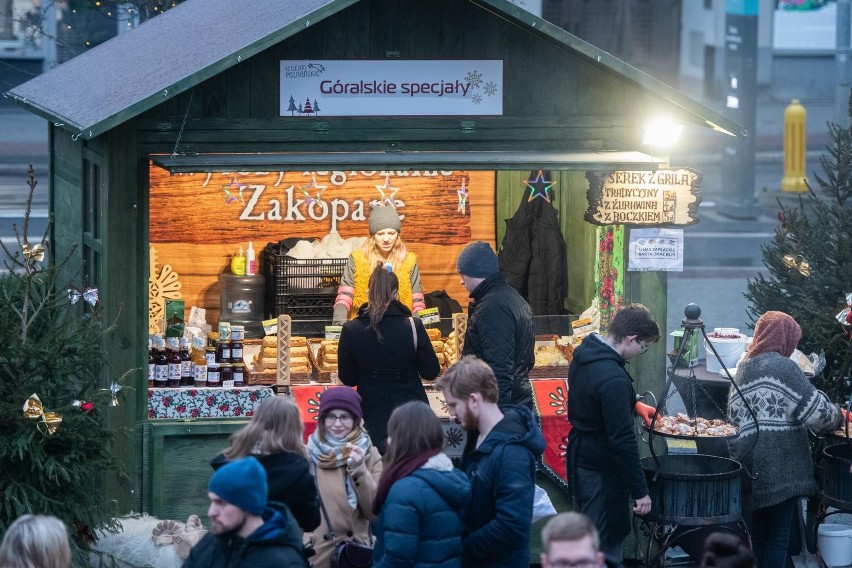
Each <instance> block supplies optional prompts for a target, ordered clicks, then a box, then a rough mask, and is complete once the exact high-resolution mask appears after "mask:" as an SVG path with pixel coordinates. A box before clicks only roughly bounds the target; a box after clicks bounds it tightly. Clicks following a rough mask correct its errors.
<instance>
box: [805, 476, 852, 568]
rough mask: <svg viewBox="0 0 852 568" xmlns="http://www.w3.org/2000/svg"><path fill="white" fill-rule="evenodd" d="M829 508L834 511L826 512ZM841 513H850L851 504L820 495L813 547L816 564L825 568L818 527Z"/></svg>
mask: <svg viewBox="0 0 852 568" xmlns="http://www.w3.org/2000/svg"><path fill="white" fill-rule="evenodd" d="M829 507H833V508H834V509H836V511H831V512H829V511H828V508H829ZM843 513H847V514H848V513H852V503H850V502H848V501H838V500H837V499H832V498H831V497H829V496H827V495H826V494H825V493H824V492H823V493H822V494H821V495H820V501H819V507H818V508H817V517H816V521H814V532H813V538H814V547H815V548H816V558H817V563H818V564H819V565H820V566H821V567H822V568H826V566H827V564H826V563H825V562H824V561H823V559H822V555H821V554H820V552H819V526H820V525H821V524H822V523H823V521H825V519H826V518H828V517H830V516H831V515H839V514H843Z"/></svg>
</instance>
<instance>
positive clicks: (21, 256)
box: [0, 166, 122, 565]
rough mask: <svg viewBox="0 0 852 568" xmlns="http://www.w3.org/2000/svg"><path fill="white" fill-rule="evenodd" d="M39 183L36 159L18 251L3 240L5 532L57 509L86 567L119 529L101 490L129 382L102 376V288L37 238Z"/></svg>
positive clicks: (1, 511) (0, 399)
mask: <svg viewBox="0 0 852 568" xmlns="http://www.w3.org/2000/svg"><path fill="white" fill-rule="evenodd" d="M36 183H37V182H36V180H35V174H34V171H33V168H32V166H30V169H29V176H28V185H29V197H28V200H27V206H26V210H25V213H24V219H23V225H22V227H21V229H20V230H19V228H18V226H17V225H16V226H15V235H16V237H17V240H18V245H19V247H18V248H19V250H12V249H13V248H14V247H7V246H6V245H5V244H2V243H0V246H2V249H3V251H4V253H5V256H6V258H5V261H4V264H5V266H6V268H7V273H6V274H5V275H3V276H2V277H0V321H2V322H3V325H2V326H0V437H2V440H0V533H3V532H5V530H6V528H7V527H8V526H9V525H10V524H11V523H12V521H14V520H15V519H16V518H17V517H19V516H20V515H23V514H25V513H33V514H46V515H54V516H56V517H58V518H60V519H61V520H62V521H64V522H65V524H66V526H67V527H68V532H69V534H70V535H71V537H72V541H73V542H72V544H73V546H74V549H75V557H76V561H75V565H82V561H83V559H84V558H85V555H84V552H83V551H84V549H85V547H86V544H87V542H88V540H89V539H90V538H91V536H92V535H93V534H95V532H96V531H97V530H114V529H116V528H117V526H116V524H115V522H114V521H113V520H112V519H113V517H114V516H115V515H116V514H117V511H115V510H114V506H113V505H112V503H111V502H110V501H109V499H107V498H106V496H105V495H104V493H103V489H102V488H103V487H104V485H105V484H104V481H105V477H106V476H107V475H120V474H121V472H120V471H119V468H118V465H117V462H116V460H115V459H114V457H113V455H112V452H111V446H112V442H113V439H114V437H115V436H116V435H119V434H118V433H116V432H114V431H112V430H111V429H109V428H108V426H107V424H106V422H107V415H108V413H110V412H114V411H118V410H119V408H120V407H119V408H116V406H118V405H120V399H121V398H122V393H121V392H120V391H121V388H122V387H121V385H120V384H118V383H113V384H110V385H104V384H101V383H100V382H99V378H100V377H101V375H102V371H104V369H105V367H106V358H105V353H104V352H103V350H102V348H101V344H102V342H103V339H104V337H105V336H106V334H108V333H109V328H108V326H105V325H104V324H103V322H101V321H100V319H99V317H98V315H99V302H98V299H97V291H96V290H93V289H91V288H84V287H82V286H80V287H77V286H74V285H73V284H74V283H64V282H58V274H59V273H60V268H62V265H63V264H64V262H56V261H55V259H54V258H52V256H51V254H50V247H49V243H48V242H47V240H46V239H47V232H45V235H42V236H41V237H39V238H38V239H37V241H36V242H32V241H30V240H29V235H28V234H27V232H28V229H29V216H30V208H31V205H32V197H33V191H34V190H35V187H36ZM48 230H49V229H48ZM66 261H67V259H66Z"/></svg>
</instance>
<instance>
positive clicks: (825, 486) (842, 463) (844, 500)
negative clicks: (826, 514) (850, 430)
mask: <svg viewBox="0 0 852 568" xmlns="http://www.w3.org/2000/svg"><path fill="white" fill-rule="evenodd" d="M822 455H823V458H822V475H823V478H822V494H823V495H824V496H825V497H826V498H827V499H830V500H833V501H835V502H836V503H835V504H836V505H841V504H845V505H846V507H844V508H848V507H850V506H852V473H849V466H850V464H852V447H850V446H849V444H845V443H844V444H837V445H836V446H828V447H827V448H825V449H823V450H822Z"/></svg>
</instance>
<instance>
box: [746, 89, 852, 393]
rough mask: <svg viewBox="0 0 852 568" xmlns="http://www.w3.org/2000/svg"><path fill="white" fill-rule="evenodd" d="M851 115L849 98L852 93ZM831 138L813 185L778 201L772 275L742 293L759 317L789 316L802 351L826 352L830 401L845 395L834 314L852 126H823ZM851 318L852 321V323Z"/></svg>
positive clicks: (847, 235)
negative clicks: (789, 201) (790, 200)
mask: <svg viewBox="0 0 852 568" xmlns="http://www.w3.org/2000/svg"><path fill="white" fill-rule="evenodd" d="M849 112H850V116H852V98H850V108H849ZM828 133H829V136H830V138H831V142H830V143H829V144H828V145H827V146H826V150H827V153H826V154H824V155H822V156H821V157H820V165H821V167H822V170H823V172H824V173H823V174H822V175H820V174H816V173H815V179H816V182H817V187H816V188H814V187H812V186H811V185H810V184H809V185H808V192H807V193H805V194H803V195H802V196H800V197H799V199H798V203H795V204H794V205H792V206H784V205H781V210H780V212H779V214H778V221H779V224H778V226H777V228H776V229H775V234H774V238H773V240H772V241H771V242H770V243H768V244H766V245H764V246H763V247H762V251H763V263H764V265H765V266H766V267H767V268H768V269H769V272H770V274H769V277H768V278H764V277H763V275H758V277H757V278H755V279H754V280H751V281H749V284H748V291H747V292H746V294H745V296H746V298H747V299H748V300H749V302H750V304H751V305H750V306H749V316H750V317H751V319H752V321H756V320H757V318H758V317H760V315H761V314H762V313H764V312H765V311H767V310H779V311H783V312H786V313H788V314H790V315H791V316H793V318H795V320H796V321H797V322H798V323H799V325H800V326H801V328H802V340H801V342H800V343H799V349H800V350H801V351H802V352H804V353H808V354H809V353H819V352H822V351H824V352H825V360H826V366H825V369H824V370H823V372H822V374H821V375H819V376H817V377H816V378H815V379H814V383H815V385H816V386H817V388H819V389H821V390H823V391H825V392H826V393H827V394H828V395H829V396H830V397H831V398H832V399H833V400H835V401H837V402H841V401H843V402H845V401H846V400H847V399H848V398H849V390H850V383H849V381H848V379H847V377H849V376H850V375H852V369H850V367H852V342H850V340H852V334H851V333H850V332H852V326H850V325H848V324H846V325H842V324H841V323H840V322H839V321H838V313H839V312H840V311H841V309H842V308H844V307H845V306H846V300H845V297H846V294H847V293H849V292H852V201H850V192H852V128H850V126H848V125H847V126H842V125H839V124H836V123H833V122H830V123H828ZM850 322H852V320H850Z"/></svg>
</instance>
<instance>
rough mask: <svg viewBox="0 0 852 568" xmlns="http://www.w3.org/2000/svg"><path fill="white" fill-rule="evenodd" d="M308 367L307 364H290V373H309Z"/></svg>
mask: <svg viewBox="0 0 852 568" xmlns="http://www.w3.org/2000/svg"><path fill="white" fill-rule="evenodd" d="M307 372H308V368H307V367H305V366H299V367H294V366H292V365H290V373H291V374H292V373H307Z"/></svg>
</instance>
